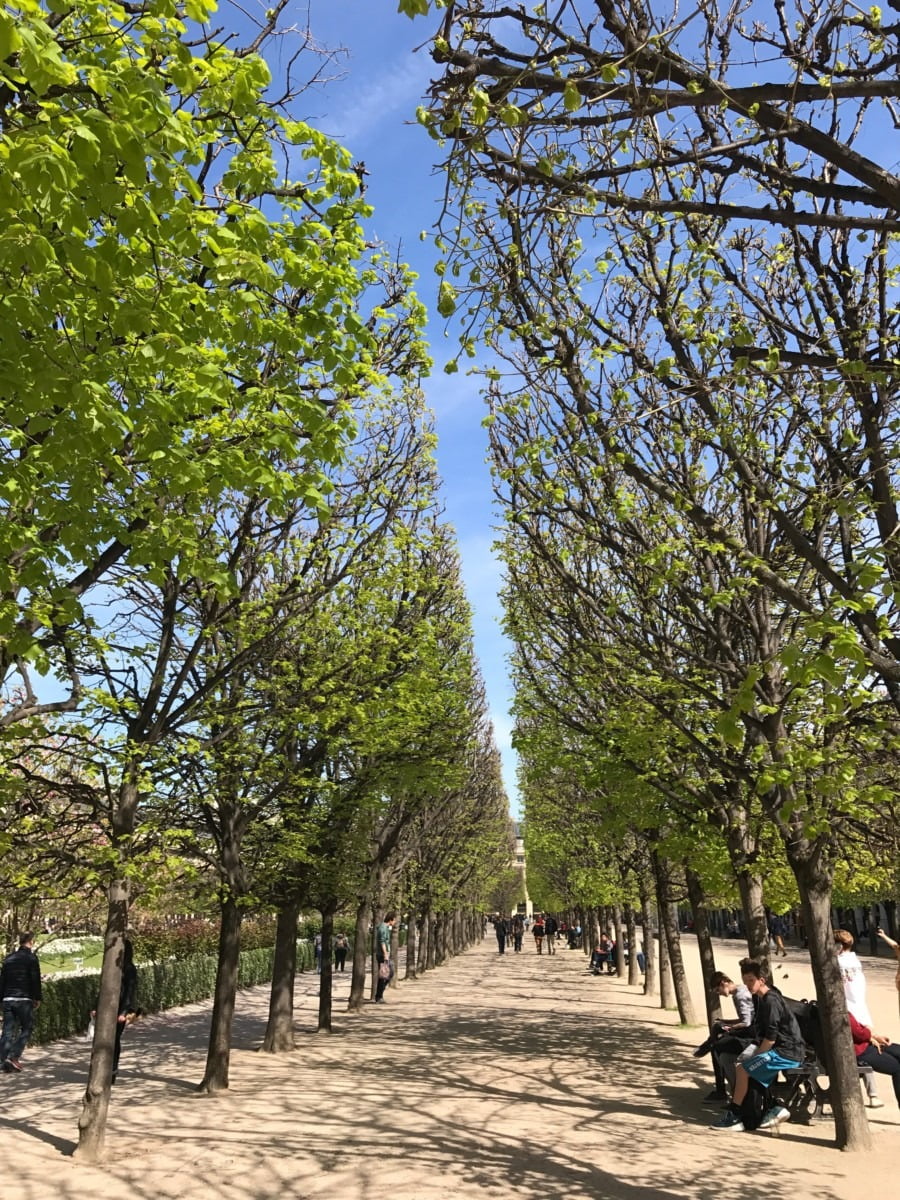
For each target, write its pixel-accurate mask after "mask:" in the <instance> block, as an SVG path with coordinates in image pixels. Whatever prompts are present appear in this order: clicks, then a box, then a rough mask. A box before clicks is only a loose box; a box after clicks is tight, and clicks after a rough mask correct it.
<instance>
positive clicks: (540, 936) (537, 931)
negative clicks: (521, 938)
mask: <svg viewBox="0 0 900 1200" xmlns="http://www.w3.org/2000/svg"><path fill="white" fill-rule="evenodd" d="M531 932H532V934H533V935H534V948H535V950H537V952H538V954H543V952H544V917H543V914H542V913H535V917H534V925H533V926H532V928H531Z"/></svg>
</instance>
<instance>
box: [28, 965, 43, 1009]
mask: <svg viewBox="0 0 900 1200" xmlns="http://www.w3.org/2000/svg"><path fill="white" fill-rule="evenodd" d="M29 965H30V967H31V998H32V1000H33V1001H34V1007H35V1008H37V1006H38V1005H39V1004H40V1002H41V1000H42V999H43V993H42V992H41V964H40V963H39V962H38V960H37V956H36V955H34V956H33V961H32V962H31V963H30V964H29Z"/></svg>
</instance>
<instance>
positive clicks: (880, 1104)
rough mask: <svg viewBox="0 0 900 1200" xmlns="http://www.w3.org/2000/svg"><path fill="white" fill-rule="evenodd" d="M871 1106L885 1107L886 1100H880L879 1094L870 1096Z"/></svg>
mask: <svg viewBox="0 0 900 1200" xmlns="http://www.w3.org/2000/svg"><path fill="white" fill-rule="evenodd" d="M869 1108H884V1101H883V1100H879V1099H878V1097H877V1096H870V1097H869Z"/></svg>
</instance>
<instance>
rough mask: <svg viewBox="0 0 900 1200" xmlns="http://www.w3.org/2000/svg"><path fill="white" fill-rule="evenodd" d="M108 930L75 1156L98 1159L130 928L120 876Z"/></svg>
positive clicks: (110, 905) (111, 899)
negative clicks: (127, 932) (126, 940)
mask: <svg viewBox="0 0 900 1200" xmlns="http://www.w3.org/2000/svg"><path fill="white" fill-rule="evenodd" d="M108 896H109V900H108V908H107V917H106V934H105V937H104V941H103V965H102V967H101V968H100V995H99V997H98V1000H97V1014H96V1017H95V1018H94V1042H93V1045H92V1046H91V1063H90V1067H89V1068H88V1082H87V1087H86V1089H85V1093H84V1101H83V1103H82V1109H81V1115H80V1117H79V1118H78V1146H77V1148H76V1150H75V1157H76V1158H80V1159H82V1160H83V1161H84V1162H96V1161H97V1159H98V1158H99V1157H100V1155H101V1154H102V1152H103V1143H104V1140H105V1137H106V1116H107V1112H108V1111H109V1093H110V1085H111V1083H112V1064H113V1051H114V1048H115V1042H116V1025H117V1023H118V1016H119V995H120V992H121V989H122V962H123V960H124V955H125V932H126V930H127V928H128V881H127V879H117V880H115V881H114V882H113V883H111V884H110V886H109V891H108Z"/></svg>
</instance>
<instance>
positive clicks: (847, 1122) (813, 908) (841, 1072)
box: [786, 839, 872, 1150]
mask: <svg viewBox="0 0 900 1200" xmlns="http://www.w3.org/2000/svg"><path fill="white" fill-rule="evenodd" d="M798 841H799V842H801V843H802V842H803V841H805V839H796V840H792V841H788V842H786V850H787V853H788V861H789V862H790V864H791V869H792V870H793V872H794V877H795V878H796V880H797V887H798V889H799V892H800V905H801V909H802V912H803V920H804V923H805V925H806V934H807V937H808V939H809V957H810V964H811V966H812V972H813V979H814V980H815V984H816V999H817V1000H818V1003H819V1016H820V1020H821V1025H822V1036H823V1038H824V1041H825V1053H826V1056H827V1059H828V1061H827V1063H826V1066H827V1070H828V1079H829V1090H830V1092H831V1111H832V1112H833V1113H834V1125H835V1142H836V1144H837V1147H838V1149H840V1150H870V1149H871V1146H872V1136H871V1133H870V1131H869V1123H868V1121H867V1119H866V1113H865V1109H864V1108H863V1102H862V1096H861V1094H860V1090H859V1072H858V1070H857V1065H856V1055H855V1054H854V1053H853V1042H852V1039H851V1037H850V1022H849V1021H848V1019H847V1005H846V1002H845V1000H844V987H843V984H842V983H841V975H840V969H839V967H838V962H837V955H836V954H835V953H834V941H833V936H832V926H831V884H832V880H831V874H830V872H829V871H828V870H827V869H825V868H823V867H822V866H821V865H820V861H821V856H820V855H819V854H817V853H815V852H813V853H810V852H809V850H808V846H809V844H808V842H807V843H806V847H803V846H802V844H801V845H800V846H798V844H797V843H798Z"/></svg>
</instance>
